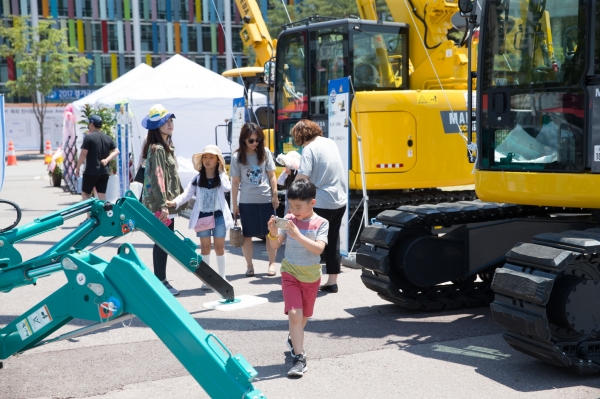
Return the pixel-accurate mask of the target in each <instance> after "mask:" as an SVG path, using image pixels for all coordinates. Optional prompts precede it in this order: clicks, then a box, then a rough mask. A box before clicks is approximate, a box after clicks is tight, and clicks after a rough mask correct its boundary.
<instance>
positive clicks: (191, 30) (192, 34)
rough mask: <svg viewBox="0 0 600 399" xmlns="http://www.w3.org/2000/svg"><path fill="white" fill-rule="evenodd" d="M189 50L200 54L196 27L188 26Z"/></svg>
mask: <svg viewBox="0 0 600 399" xmlns="http://www.w3.org/2000/svg"><path fill="white" fill-rule="evenodd" d="M188 49H189V52H190V53H196V52H198V32H197V31H196V26H195V25H192V24H190V25H188Z"/></svg>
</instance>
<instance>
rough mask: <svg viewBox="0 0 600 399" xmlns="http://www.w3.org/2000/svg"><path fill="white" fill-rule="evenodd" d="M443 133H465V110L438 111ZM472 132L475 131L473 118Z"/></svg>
mask: <svg viewBox="0 0 600 399" xmlns="http://www.w3.org/2000/svg"><path fill="white" fill-rule="evenodd" d="M440 115H441V117H442V124H443V125H444V133H464V134H466V133H467V117H468V113H467V111H460V112H457V111H440ZM473 132H475V120H473Z"/></svg>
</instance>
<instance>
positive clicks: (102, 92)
mask: <svg viewBox="0 0 600 399" xmlns="http://www.w3.org/2000/svg"><path fill="white" fill-rule="evenodd" d="M152 71H153V68H152V67H151V66H149V65H147V64H140V65H138V66H137V67H135V68H133V69H132V70H131V71H129V72H127V73H126V74H125V75H123V76H121V77H119V78H118V79H116V80H113V81H112V82H110V83H109V84H107V85H106V86H103V87H101V88H100V89H98V90H96V91H94V92H93V93H92V94H90V95H87V96H85V97H83V98H81V99H79V100H77V101H74V102H73V103H72V104H71V105H72V106H73V113H74V114H75V117H76V118H77V122H79V121H80V120H81V111H82V110H83V108H84V107H85V105H86V104H90V105H96V104H97V103H98V99H100V98H103V97H106V96H109V95H111V94H112V93H114V92H116V91H118V90H121V89H123V88H125V87H127V86H130V85H132V84H134V83H137V82H138V81H141V80H142V78H143V77H144V76H146V75H148V74H149V73H151V72H152ZM77 129H78V130H77V132H78V133H79V126H78V127H77ZM78 136H80V137H82V135H80V134H78ZM82 140H83V139H80V140H78V141H79V145H81V141H82ZM79 145H78V147H79Z"/></svg>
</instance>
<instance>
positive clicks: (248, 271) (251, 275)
mask: <svg viewBox="0 0 600 399" xmlns="http://www.w3.org/2000/svg"><path fill="white" fill-rule="evenodd" d="M246 277H254V269H248V270H246Z"/></svg>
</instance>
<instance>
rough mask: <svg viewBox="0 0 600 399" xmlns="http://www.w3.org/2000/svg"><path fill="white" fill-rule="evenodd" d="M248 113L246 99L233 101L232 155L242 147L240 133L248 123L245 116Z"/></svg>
mask: <svg viewBox="0 0 600 399" xmlns="http://www.w3.org/2000/svg"><path fill="white" fill-rule="evenodd" d="M245 111H246V101H245V100H244V97H241V98H234V99H233V117H232V118H231V153H232V154H233V152H234V151H235V150H237V149H238V147H239V146H240V132H241V131H242V127H243V126H244V123H246V121H245V120H244V114H245Z"/></svg>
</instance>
